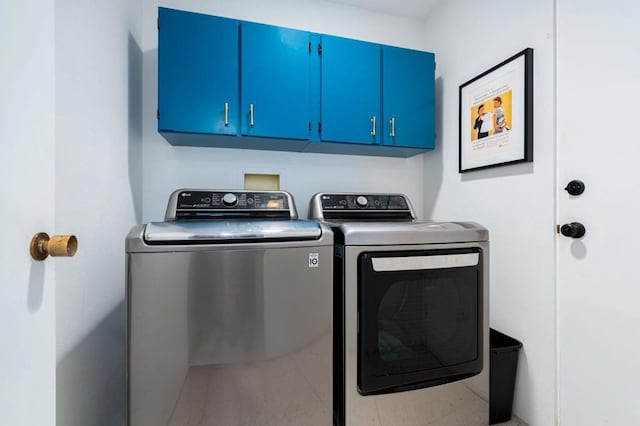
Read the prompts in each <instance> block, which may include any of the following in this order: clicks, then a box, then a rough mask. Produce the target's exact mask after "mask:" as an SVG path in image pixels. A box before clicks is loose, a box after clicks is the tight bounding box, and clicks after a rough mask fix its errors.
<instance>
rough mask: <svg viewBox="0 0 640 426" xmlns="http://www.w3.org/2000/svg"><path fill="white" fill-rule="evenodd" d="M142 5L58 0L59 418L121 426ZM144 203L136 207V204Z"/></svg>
mask: <svg viewBox="0 0 640 426" xmlns="http://www.w3.org/2000/svg"><path fill="white" fill-rule="evenodd" d="M141 11H142V7H141V2H140V1H129V0H117V1H102V2H86V1H81V0H56V2H55V25H56V34H55V36H56V37H55V47H56V51H55V72H56V75H55V86H56V99H55V100H56V101H55V115H56V132H55V136H56V155H55V167H56V173H55V187H56V203H55V212H56V231H57V232H58V233H74V234H76V235H77V237H78V240H79V249H78V253H77V255H76V257H75V258H73V259H61V260H58V261H57V270H56V288H57V303H56V307H57V319H56V325H57V424H59V425H90V424H91V425H102V424H103V425H114V424H121V423H122V421H123V412H124V304H123V300H124V278H125V271H124V237H125V235H126V233H127V232H128V230H129V228H130V227H131V226H132V225H134V224H135V223H136V221H137V220H139V218H140V217H141V215H140V212H139V203H140V200H141V145H140V144H141V130H140V129H141V124H140V111H141V99H142V92H141V75H142V53H141V50H140V47H139V45H140V31H139V25H140V23H141ZM136 207H138V211H136Z"/></svg>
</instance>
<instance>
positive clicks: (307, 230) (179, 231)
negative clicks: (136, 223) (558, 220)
mask: <svg viewBox="0 0 640 426" xmlns="http://www.w3.org/2000/svg"><path fill="white" fill-rule="evenodd" d="M321 235H322V229H321V228H320V225H319V224H318V223H316V222H313V221H310V220H272V221H270V220H255V221H251V220H247V221H241V220H217V221H193V220H192V221H175V222H152V223H149V224H147V225H146V226H145V230H144V240H145V241H146V242H147V244H178V243H180V244H185V243H186V244H203V243H214V244H215V243H229V242H232V243H242V242H265V241H302V240H317V239H319V238H320V236H321Z"/></svg>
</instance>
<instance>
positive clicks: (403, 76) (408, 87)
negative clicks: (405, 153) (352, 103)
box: [382, 46, 435, 149]
mask: <svg viewBox="0 0 640 426" xmlns="http://www.w3.org/2000/svg"><path fill="white" fill-rule="evenodd" d="M434 72H435V64H434V55H433V53H428V52H419V51H416V50H408V49H401V48H397V47H390V46H383V48H382V99H383V104H382V112H383V123H382V125H383V136H382V141H383V144H384V145H393V146H398V147H414V148H428V149H433V148H434V146H435V128H434V117H435V96H434V82H435V80H434Z"/></svg>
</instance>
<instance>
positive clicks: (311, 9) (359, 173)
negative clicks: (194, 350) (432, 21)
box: [143, 0, 428, 222]
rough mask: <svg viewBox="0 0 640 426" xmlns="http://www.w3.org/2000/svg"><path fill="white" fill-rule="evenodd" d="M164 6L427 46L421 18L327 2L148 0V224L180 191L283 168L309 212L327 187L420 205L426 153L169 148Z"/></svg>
mask: <svg viewBox="0 0 640 426" xmlns="http://www.w3.org/2000/svg"><path fill="white" fill-rule="evenodd" d="M158 6H164V7H172V8H176V9H182V10H191V11H194V12H202V13H208V14H212V15H219V16H225V17H230V18H237V19H243V20H248V21H255V22H263V23H268V24H272V25H280V26H287V27H291V28H298V29H303V30H309V31H313V32H320V33H328V34H335V35H340V36H346V37H352V38H358V39H362V40H369V41H374V42H380V43H385V44H391V45H397V46H402V47H409V48H420V47H421V46H422V44H423V37H422V34H423V33H422V25H421V24H420V23H419V22H418V21H414V20H411V19H405V18H397V17H391V16H388V15H383V14H379V13H373V12H368V11H364V10H362V9H357V8H353V7H348V6H343V5H338V4H334V3H329V2H323V1H314V0H307V1H300V0H298V1H296V0H270V1H266V2H265V1H261V0H242V1H239V0H235V1H234V0H221V1H215V2H211V1H205V0H189V1H178V0H172V1H157V0H145V3H144V11H143V18H144V22H143V31H144V37H143V41H144V44H143V50H144V78H143V81H144V103H143V123H144V124H143V125H144V128H143V129H144V130H143V137H144V143H143V152H144V155H143V159H144V168H143V171H144V175H143V187H144V191H143V221H145V222H146V221H151V220H162V218H163V215H164V209H165V207H166V202H167V198H168V196H169V194H170V193H171V192H172V191H173V190H175V189H177V188H180V187H209V188H242V186H243V173H244V172H257V173H279V174H280V175H281V188H282V189H284V190H288V191H290V192H291V193H292V194H293V196H294V198H295V199H296V201H297V205H298V210H299V212H300V214H301V216H306V212H307V204H308V201H309V198H310V197H311V195H312V194H313V193H315V192H319V191H351V190H353V191H367V190H368V191H401V192H405V193H407V194H408V195H409V197H411V199H412V200H413V201H414V205H415V206H416V208H417V209H420V207H421V206H422V164H423V162H422V155H420V156H416V157H413V158H410V159H391V158H381V157H362V156H345V155H322V154H310V153H285V152H268V151H251V150H231V149H221V148H191V147H187V148H185V147H172V146H171V145H169V143H168V142H167V141H166V140H165V139H164V138H162V136H160V135H159V134H158V133H157V131H156V127H157V123H156V118H155V111H156V107H157V58H158V53H157V52H158V51H157V47H158V42H157V37H158V36H157V30H156V16H157V8H158ZM427 155H428V154H427ZM419 213H421V212H419Z"/></svg>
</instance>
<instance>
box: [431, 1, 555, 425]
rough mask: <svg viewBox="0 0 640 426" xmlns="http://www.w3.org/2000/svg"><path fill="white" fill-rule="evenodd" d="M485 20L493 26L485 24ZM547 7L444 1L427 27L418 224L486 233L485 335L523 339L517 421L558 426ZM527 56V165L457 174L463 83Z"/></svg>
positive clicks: (550, 16)
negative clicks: (429, 148) (530, 88)
mask: <svg viewBox="0 0 640 426" xmlns="http://www.w3.org/2000/svg"><path fill="white" fill-rule="evenodd" d="M487 17H490V18H491V19H486V18H487ZM553 37H554V2H553V1H552V0H543V1H537V2H517V3H513V2H511V3H506V2H501V1H497V0H488V1H485V2H483V3H482V4H480V3H478V2H475V1H471V0H452V1H447V2H442V3H441V4H440V5H439V6H437V7H436V8H435V9H434V10H433V11H432V12H431V14H430V15H429V17H428V18H427V21H426V23H425V40H426V45H425V47H426V49H427V50H433V51H434V52H435V53H436V58H437V71H436V78H437V89H436V98H437V102H436V111H437V115H438V118H437V133H438V138H437V146H438V148H437V150H436V152H435V155H431V156H425V163H424V185H425V188H424V203H425V204H424V209H425V215H426V216H431V217H433V218H440V219H448V220H452V219H457V220H473V221H477V222H480V223H482V224H484V225H485V226H486V227H487V228H488V229H489V231H490V239H491V282H490V285H491V302H490V303H491V309H490V315H491V320H490V321H491V326H492V327H494V328H496V329H499V330H501V331H503V332H505V333H507V334H509V335H511V336H514V337H516V338H518V339H519V340H521V341H522V342H523V344H524V348H523V350H522V351H521V356H520V364H519V366H518V369H519V370H518V377H517V387H516V395H515V404H514V412H515V414H516V415H518V416H519V417H521V418H522V419H523V420H525V421H527V422H528V423H529V424H531V425H551V424H555V406H556V390H555V389H556V388H555V380H556V374H555V369H556V364H555V362H556V353H555V348H556V341H555V305H556V300H555V279H554V275H555V264H554V261H555V260H554V259H555V254H554V244H555V243H554V239H555V234H554V224H555V222H554V211H555V206H554V193H555V187H554V173H555V132H554V126H555V121H554V120H555V118H554V117H555V111H554V108H555V99H554V55H555V53H554V40H553ZM526 47H532V48H534V68H535V69H534V123H535V124H534V163H528V164H521V165H515V166H508V167H502V168H496V169H490V170H485V171H477V172H471V173H466V174H462V175H461V174H459V173H458V91H459V86H460V84H463V83H464V82H466V81H468V80H470V79H471V78H473V77H475V76H476V75H478V74H480V73H482V72H483V71H485V70H487V69H489V68H491V67H492V66H494V65H496V64H498V63H500V62H501V61H503V60H504V59H507V58H508V57H510V56H512V55H514V54H515V53H517V52H519V51H521V50H522V49H524V48H526Z"/></svg>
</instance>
